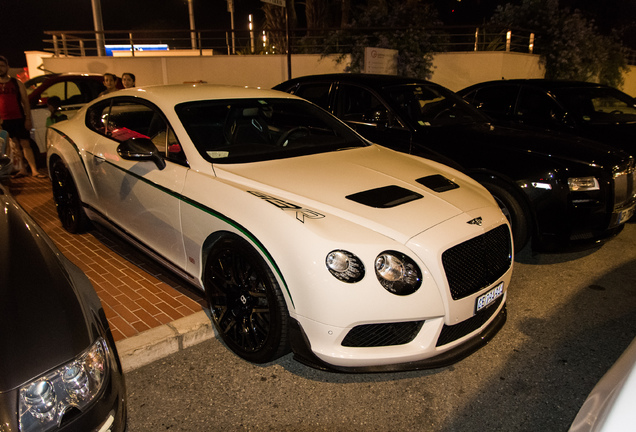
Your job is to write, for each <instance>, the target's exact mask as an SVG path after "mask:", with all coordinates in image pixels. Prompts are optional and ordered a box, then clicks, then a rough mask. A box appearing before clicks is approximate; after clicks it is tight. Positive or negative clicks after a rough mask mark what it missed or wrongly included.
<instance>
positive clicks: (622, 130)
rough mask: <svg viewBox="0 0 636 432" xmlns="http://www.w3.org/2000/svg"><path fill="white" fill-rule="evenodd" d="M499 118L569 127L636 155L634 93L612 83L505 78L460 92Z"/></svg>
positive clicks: (567, 129) (562, 129)
mask: <svg viewBox="0 0 636 432" xmlns="http://www.w3.org/2000/svg"><path fill="white" fill-rule="evenodd" d="M458 94H459V95H460V96H462V97H463V98H464V99H466V100H467V101H468V102H470V103H471V104H473V105H474V106H476V107H477V108H478V109H479V110H480V111H482V112H483V113H485V114H487V115H488V116H490V117H491V118H493V119H495V120H497V121H499V122H508V123H510V124H522V125H525V126H532V127H537V128H541V129H548V130H552V131H557V132H567V133H572V134H576V135H579V136H582V137H585V138H589V139H593V140H596V141H599V142H602V143H605V144H609V145H611V146H614V147H617V148H620V149H623V150H625V151H626V152H627V153H629V154H630V155H632V156H635V157H636V99H634V98H633V97H631V96H629V95H627V94H626V93H623V92H621V91H620V90H617V89H615V88H613V87H609V86H606V85H601V84H595V83H589V82H580V81H551V80H543V79H529V80H501V81H489V82H484V83H480V84H475V85H472V86H470V87H467V88H465V89H463V90H460V91H459V92H458Z"/></svg>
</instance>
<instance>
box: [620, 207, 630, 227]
mask: <svg viewBox="0 0 636 432" xmlns="http://www.w3.org/2000/svg"><path fill="white" fill-rule="evenodd" d="M632 216H634V207H632V208H628V209H627V210H623V211H622V212H620V213H619V214H618V217H617V218H616V225H620V224H622V223H623V222H627V221H628V220H629V219H631V217H632Z"/></svg>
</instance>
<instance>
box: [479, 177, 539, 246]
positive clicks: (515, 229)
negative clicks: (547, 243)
mask: <svg viewBox="0 0 636 432" xmlns="http://www.w3.org/2000/svg"><path fill="white" fill-rule="evenodd" d="M483 186H484V187H485V188H486V189H488V192H490V194H491V195H492V196H493V198H494V199H495V201H496V202H497V204H498V205H499V208H500V209H501V212H502V213H503V214H504V216H505V217H506V219H508V222H509V223H510V226H511V228H512V239H513V243H514V248H515V253H518V252H520V251H521V249H523V248H524V246H525V245H526V244H527V243H528V240H530V226H529V225H530V224H529V218H530V216H529V215H528V214H527V213H526V212H524V207H523V205H522V204H521V203H520V202H519V201H518V200H517V199H516V198H515V197H514V195H513V193H512V192H510V191H509V190H508V189H507V188H506V187H504V186H502V185H499V184H494V183H483Z"/></svg>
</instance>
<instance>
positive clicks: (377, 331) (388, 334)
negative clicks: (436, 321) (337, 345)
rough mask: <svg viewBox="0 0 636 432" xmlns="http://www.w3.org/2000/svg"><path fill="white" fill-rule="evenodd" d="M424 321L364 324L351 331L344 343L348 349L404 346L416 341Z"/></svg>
mask: <svg viewBox="0 0 636 432" xmlns="http://www.w3.org/2000/svg"><path fill="white" fill-rule="evenodd" d="M422 325H424V321H409V322H399V323H385V324H364V325H359V326H356V327H354V328H352V329H351V331H349V333H347V336H345V338H344V340H343V341H342V346H346V347H366V348H368V347H380V346H393V345H403V344H406V343H409V342H411V341H412V340H413V339H415V336H417V334H418V333H419V332H420V329H421V328H422Z"/></svg>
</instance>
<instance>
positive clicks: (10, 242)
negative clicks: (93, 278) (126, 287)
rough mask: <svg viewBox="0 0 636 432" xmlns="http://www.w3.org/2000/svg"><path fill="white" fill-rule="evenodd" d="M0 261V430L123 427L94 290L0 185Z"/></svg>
mask: <svg viewBox="0 0 636 432" xmlns="http://www.w3.org/2000/svg"><path fill="white" fill-rule="evenodd" d="M0 260H2V271H1V272H0V298H1V299H2V313H1V314H0V329H1V331H0V370H2V373H1V374H0V430H1V431H3V432H17V431H21V432H32V431H37V432H40V431H51V430H56V431H57V430H60V431H61V430H64V431H77V432H84V431H98V430H99V431H112V432H116V431H123V430H125V429H126V399H125V393H126V388H125V384H124V377H123V374H122V369H121V364H120V361H119V358H118V356H117V350H116V347H115V342H114V340H113V337H112V335H111V332H110V328H109V325H108V321H107V320H106V316H105V314H104V310H103V308H102V305H101V303H100V301H99V298H98V297H97V294H96V293H95V290H94V289H93V287H92V286H91V284H90V282H89V280H88V278H87V277H86V275H84V273H83V272H82V271H81V270H80V269H79V268H77V267H76V266H75V265H73V264H72V263H71V262H70V261H68V260H67V259H66V258H65V257H64V256H63V255H62V254H61V253H60V252H59V250H58V249H57V248H56V247H55V246H54V245H53V243H52V242H51V240H50V239H49V238H48V236H47V235H46V234H45V233H44V231H42V230H41V229H40V227H39V226H38V225H37V224H36V223H35V222H34V221H33V220H32V219H31V218H30V217H29V216H28V215H27V214H26V212H25V211H24V210H23V209H22V208H21V207H20V206H19V204H18V203H17V202H16V201H15V200H14V199H13V198H12V197H11V196H10V195H9V194H8V192H7V191H6V190H5V189H4V187H3V186H1V185H0Z"/></svg>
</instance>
